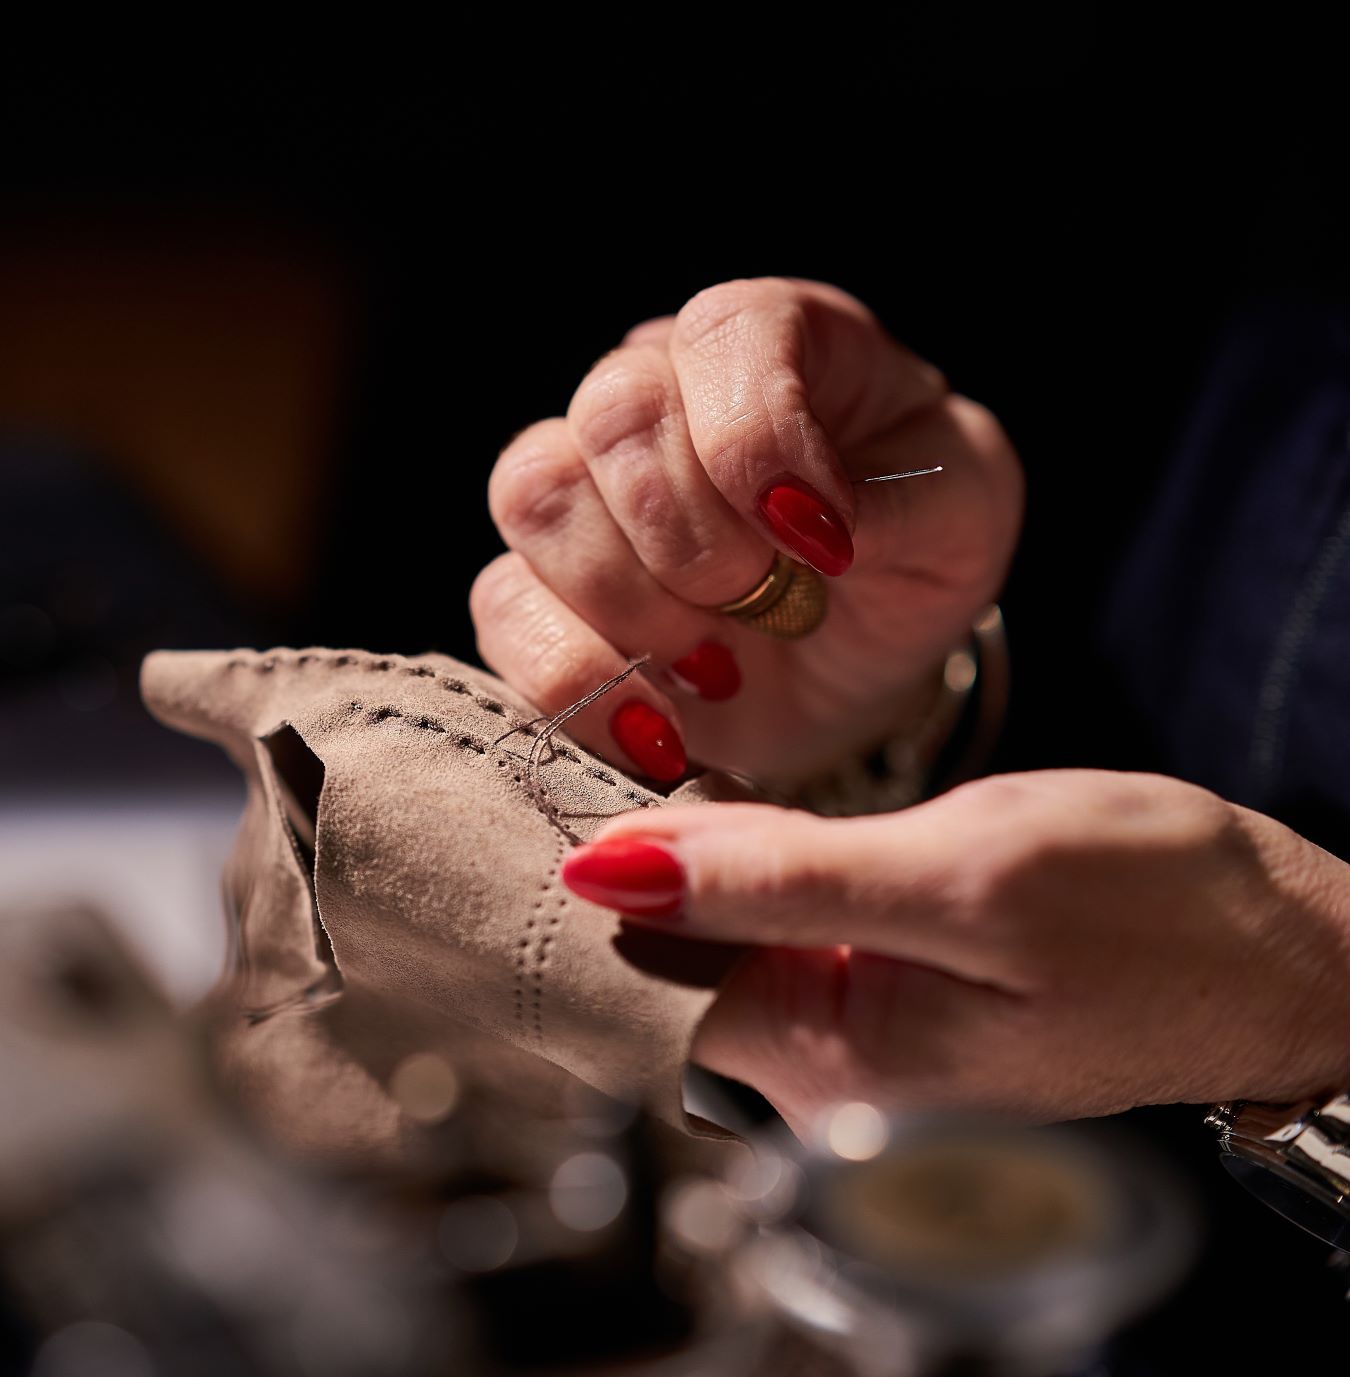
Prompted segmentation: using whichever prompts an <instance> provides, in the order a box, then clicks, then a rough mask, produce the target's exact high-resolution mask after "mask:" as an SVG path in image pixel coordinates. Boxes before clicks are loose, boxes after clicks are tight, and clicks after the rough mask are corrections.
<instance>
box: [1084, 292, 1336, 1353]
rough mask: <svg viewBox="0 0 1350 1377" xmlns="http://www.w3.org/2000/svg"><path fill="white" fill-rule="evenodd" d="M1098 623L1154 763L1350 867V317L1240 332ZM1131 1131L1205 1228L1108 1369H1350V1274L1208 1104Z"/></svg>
mask: <svg viewBox="0 0 1350 1377" xmlns="http://www.w3.org/2000/svg"><path fill="white" fill-rule="evenodd" d="M1101 624H1102V626H1103V632H1102V635H1101V645H1100V646H1099V647H1098V649H1099V652H1100V654H1101V656H1102V658H1104V660H1105V662H1106V672H1107V674H1108V676H1109V679H1110V680H1111V681H1112V687H1113V689H1115V690H1119V691H1121V692H1123V695H1124V698H1125V700H1126V701H1127V702H1128V703H1129V705H1130V707H1131V709H1132V711H1133V713H1134V715H1135V716H1136V718H1137V722H1136V723H1135V724H1134V727H1135V728H1138V727H1142V729H1143V733H1144V735H1145V736H1146V737H1149V738H1151V739H1152V746H1153V750H1152V752H1151V754H1152V757H1153V758H1152V759H1151V760H1150V761H1149V764H1151V765H1155V766H1157V767H1158V768H1162V769H1164V770H1166V771H1167V772H1168V773H1170V774H1173V775H1176V776H1178V777H1180V778H1184V779H1188V780H1191V781H1193V782H1195V783H1197V784H1201V785H1204V786H1206V787H1208V788H1210V789H1213V790H1214V791H1215V792H1216V793H1219V794H1220V795H1222V796H1223V797H1225V798H1228V799H1231V800H1233V801H1235V802H1238V803H1242V804H1245V805H1247V806H1249V807H1252V808H1256V809H1259V810H1260V811H1262V812H1264V813H1268V814H1270V815H1272V816H1274V817H1277V818H1279V819H1280V820H1282V821H1283V822H1285V823H1287V824H1289V825H1290V826H1291V827H1293V828H1294V829H1295V830H1296V831H1298V832H1300V833H1301V834H1302V835H1304V836H1306V837H1308V838H1310V839H1311V840H1314V841H1316V842H1318V843H1319V844H1321V845H1323V846H1325V847H1326V848H1327V849H1328V850H1331V851H1333V852H1335V853H1336V854H1338V855H1340V856H1342V857H1345V858H1346V859H1347V860H1350V315H1347V314H1346V313H1344V312H1342V311H1340V310H1338V309H1334V308H1332V307H1330V306H1327V305H1325V304H1318V305H1313V304H1306V303H1302V304H1301V303H1296V302H1290V301H1287V300H1286V301H1278V302H1267V303H1264V304H1262V305H1260V306H1258V307H1255V308H1253V309H1251V310H1249V311H1247V312H1245V313H1244V314H1243V315H1242V316H1241V317H1240V318H1239V319H1238V320H1237V321H1236V322H1235V324H1234V326H1233V328H1232V329H1231V330H1230V331H1229V332H1228V334H1227V335H1226V337H1225V340H1224V343H1223V345H1222V347H1221V348H1220V349H1219V351H1218V354H1217V357H1216V359H1215V361H1214V364H1213V366H1212V369H1211V370H1210V373H1209V376H1208V379H1207V382H1206V384H1205V386H1204V388H1203V389H1202V392H1201V395H1200V398H1199V401H1198V404H1197V406H1196V407H1195V409H1194V411H1193V413H1192V416H1191V419H1190V422H1189V424H1188V426H1187V427H1186V430H1185V433H1184V435H1183V438H1182V442H1181V445H1180V447H1179V452H1178V453H1177V455H1176V458H1175V462H1174V464H1173V465H1172V466H1171V467H1170V468H1169V470H1168V472H1167V475H1166V479H1165V481H1164V482H1163V484H1162V486H1161V489H1160V492H1159V496H1158V500H1157V502H1156V503H1155V506H1154V509H1153V511H1152V512H1151V513H1150V514H1149V516H1148V517H1147V519H1146V520H1145V521H1144V522H1143V524H1142V526H1141V527H1140V530H1139V532H1138V535H1137V537H1136V538H1135V540H1134V542H1133V544H1132V547H1131V548H1130V550H1129V553H1128V555H1127V557H1126V558H1125V560H1124V561H1123V562H1122V563H1121V565H1120V566H1119V570H1118V573H1117V575H1116V577H1115V580H1114V584H1113V586H1112V589H1111V591H1110V594H1109V597H1108V600H1107V611H1106V615H1105V617H1104V618H1103V620H1102V623H1101ZM1127 763H1128V762H1127ZM1347 997H1348V998H1350V991H1347ZM1232 1015H1233V1019H1234V1021H1235V1022H1236V1021H1238V1020H1240V1019H1241V1017H1242V1009H1241V1006H1240V1005H1239V1004H1237V1003H1236V1002H1235V1004H1234V1007H1233V1011H1232ZM1127 1117H1128V1118H1130V1119H1131V1120H1132V1121H1133V1122H1134V1124H1135V1125H1136V1126H1142V1127H1144V1129H1145V1130H1146V1131H1147V1132H1148V1134H1149V1136H1150V1137H1153V1138H1155V1140H1156V1141H1158V1142H1159V1143H1160V1144H1161V1145H1163V1146H1164V1147H1165V1150H1166V1151H1167V1153H1168V1154H1169V1155H1170V1156H1171V1157H1172V1158H1173V1159H1174V1161H1176V1162H1177V1163H1178V1164H1179V1165H1180V1166H1181V1167H1182V1169H1183V1170H1184V1172H1185V1174H1186V1175H1187V1176H1188V1177H1189V1178H1190V1180H1191V1183H1192V1187H1193V1189H1194V1191H1195V1193H1196V1194H1197V1195H1198V1196H1199V1197H1200V1200H1201V1203H1202V1206H1203V1209H1204V1213H1205V1215H1206V1218H1207V1229H1208V1235H1207V1242H1206V1247H1205V1250H1204V1254H1203V1256H1202V1258H1201V1261H1200V1263H1199V1265H1198V1266H1197V1268H1196V1270H1195V1273H1194V1274H1193V1276H1192V1278H1191V1280H1190V1282H1189V1283H1188V1284H1187V1286H1186V1287H1185V1288H1184V1290H1183V1291H1182V1293H1181V1294H1179V1295H1178V1296H1177V1297H1176V1298H1175V1299H1174V1300H1173V1301H1172V1302H1171V1303H1170V1304H1169V1305H1168V1306H1167V1307H1166V1308H1165V1309H1164V1310H1163V1311H1162V1312H1161V1313H1160V1314H1158V1315H1155V1316H1154V1317H1153V1318H1152V1319H1151V1320H1150V1321H1148V1322H1147V1324H1146V1325H1145V1326H1144V1328H1143V1330H1142V1331H1141V1332H1140V1333H1139V1334H1137V1335H1135V1336H1132V1337H1131V1338H1130V1339H1129V1340H1127V1341H1126V1342H1125V1344H1124V1345H1123V1346H1122V1351H1121V1355H1120V1359H1119V1362H1118V1363H1117V1364H1114V1365H1113V1369H1112V1370H1113V1371H1119V1372H1122V1373H1134V1372H1149V1373H1168V1374H1170V1373H1174V1372H1176V1373H1186V1372H1192V1371H1200V1370H1203V1368H1205V1367H1208V1366H1210V1365H1211V1364H1212V1363H1213V1362H1214V1360H1215V1357H1216V1355H1222V1356H1220V1361H1222V1362H1223V1363H1224V1365H1226V1366H1231V1365H1232V1360H1231V1358H1229V1357H1228V1356H1227V1355H1229V1354H1230V1353H1232V1352H1235V1351H1236V1352H1237V1353H1238V1355H1239V1358H1241V1356H1242V1355H1243V1354H1251V1360H1252V1361H1255V1350H1258V1349H1260V1348H1261V1347H1262V1346H1263V1345H1265V1344H1268V1343H1274V1342H1280V1343H1281V1344H1282V1346H1284V1347H1285V1349H1286V1352H1287V1353H1288V1355H1289V1357H1290V1358H1291V1360H1294V1361H1296V1362H1297V1361H1302V1360H1304V1359H1311V1360H1312V1361H1314V1364H1315V1365H1317V1364H1325V1363H1326V1362H1328V1361H1330V1362H1331V1363H1332V1364H1333V1366H1334V1365H1335V1363H1336V1361H1337V1359H1338V1358H1339V1357H1341V1355H1340V1354H1338V1353H1337V1347H1338V1341H1339V1342H1340V1343H1343V1342H1344V1339H1345V1337H1347V1336H1350V1305H1347V1304H1346V1302H1345V1301H1344V1299H1343V1297H1344V1294H1345V1291H1346V1284H1347V1278H1348V1276H1350V1274H1348V1273H1347V1272H1346V1271H1345V1270H1343V1269H1342V1268H1340V1267H1338V1266H1329V1265H1328V1262H1329V1260H1330V1259H1331V1249H1329V1248H1328V1247H1327V1246H1326V1245H1324V1244H1322V1243H1320V1242H1318V1241H1317V1240H1316V1239H1314V1238H1312V1237H1311V1236H1310V1235H1307V1234H1304V1233H1302V1232H1301V1231H1300V1230H1298V1229H1297V1228H1296V1227H1295V1226H1294V1225H1292V1224H1289V1223H1287V1222H1285V1221H1284V1220H1283V1219H1281V1218H1280V1217H1279V1216H1278V1215H1276V1214H1275V1213H1274V1212H1273V1211H1270V1210H1269V1209H1267V1208H1266V1207H1265V1206H1264V1205H1262V1204H1261V1203H1259V1202H1258V1201H1256V1200H1254V1199H1252V1198H1251V1197H1249V1196H1247V1195H1246V1193H1245V1192H1244V1191H1243V1190H1242V1189H1241V1188H1240V1187H1239V1186H1237V1185H1236V1184H1234V1183H1233V1182H1232V1181H1230V1180H1229V1179H1228V1177H1227V1175H1226V1173H1225V1172H1224V1171H1223V1170H1222V1168H1221V1166H1220V1165H1219V1162H1218V1158H1217V1153H1216V1150H1215V1146H1214V1141H1213V1135H1212V1134H1211V1133H1210V1131H1209V1130H1207V1129H1204V1128H1202V1127H1201V1124H1200V1119H1201V1111H1200V1110H1198V1109H1196V1108H1195V1107H1193V1106H1183V1107H1173V1108H1170V1109H1159V1110H1149V1111H1141V1112H1138V1113H1136V1114H1134V1115H1131V1116H1127ZM1340 1261H1344V1258H1342V1259H1341V1260H1340ZM1249 1345H1251V1346H1250V1347H1249ZM1241 1366H1242V1364H1241V1362H1239V1367H1241ZM1242 1370H1245V1367H1243V1368H1242Z"/></svg>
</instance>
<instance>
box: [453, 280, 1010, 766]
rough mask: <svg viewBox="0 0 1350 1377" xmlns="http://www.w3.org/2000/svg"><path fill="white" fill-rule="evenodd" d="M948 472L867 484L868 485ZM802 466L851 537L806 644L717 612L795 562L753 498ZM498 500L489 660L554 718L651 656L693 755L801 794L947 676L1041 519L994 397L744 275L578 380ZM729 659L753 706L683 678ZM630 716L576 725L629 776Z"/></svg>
mask: <svg viewBox="0 0 1350 1377" xmlns="http://www.w3.org/2000/svg"><path fill="white" fill-rule="evenodd" d="M935 463H940V464H942V465H944V471H943V473H941V474H938V475H934V476H932V477H931V478H925V479H915V480H911V481H909V482H904V483H892V484H872V485H869V486H867V487H856V486H854V484H853V481H852V480H854V479H856V478H860V477H863V476H865V475H868V474H880V473H891V472H896V471H898V470H902V469H908V468H918V467H925V466H927V465H930V464H935ZM784 478H788V479H792V480H794V481H796V482H799V483H805V484H806V485H807V486H808V487H809V488H811V489H813V490H814V492H815V493H817V494H819V495H820V496H821V497H822V498H824V499H825V500H826V501H827V502H828V503H830V504H831V505H832V507H833V508H834V510H835V511H836V512H837V514H838V515H839V517H840V519H841V520H842V521H843V522H844V524H845V525H846V526H847V527H848V529H849V531H850V533H851V535H852V540H853V545H854V549H855V552H856V555H855V560H854V562H853V565H852V567H851V568H850V569H849V570H848V571H847V572H846V573H844V574H843V575H842V576H841V577H838V578H832V579H830V580H829V583H830V597H831V603H830V615H829V617H828V619H827V621H826V623H825V625H824V626H823V627H821V629H820V630H819V631H818V632H816V633H815V634H814V635H812V636H811V637H809V638H807V639H806V640H804V641H801V642H795V643H785V642H775V641H771V640H769V639H768V638H767V637H764V636H761V635H759V634H757V633H755V632H753V631H748V630H746V629H744V628H743V627H741V626H739V625H737V624H736V623H734V622H732V621H731V620H730V619H728V618H726V617H721V616H717V615H716V614H714V613H711V612H708V611H706V610H704V609H705V608H706V607H708V606H715V605H716V604H719V603H723V602H727V601H729V600H731V599H734V598H737V597H739V596H741V595H742V594H744V593H745V592H747V591H748V590H749V589H750V588H752V587H753V586H754V585H755V584H756V583H757V582H758V581H759V580H760V578H762V577H763V575H764V573H765V571H766V570H767V569H768V567H769V564H770V562H771V561H772V558H773V553H774V550H775V548H777V549H781V550H783V551H784V553H788V554H791V553H792V551H791V550H790V549H788V548H787V547H786V546H785V545H783V543H782V542H781V541H780V540H778V539H776V538H775V537H774V534H773V531H772V529H771V527H770V525H769V524H768V523H767V522H766V520H765V518H764V516H763V514H762V513H761V512H760V510H759V507H758V499H759V497H760V496H761V494H762V493H763V492H764V491H765V490H766V489H768V488H769V487H770V486H772V485H773V484H774V483H775V482H777V481H779V480H782V479H784ZM488 503H489V507H490V509H491V512H492V516H493V519H494V520H495V522H496V524H497V527H498V530H499V531H500V532H501V535H502V538H503V539H504V541H505V542H506V544H507V545H508V546H509V547H510V553H508V554H506V555H503V556H502V557H500V558H499V559H497V560H495V561H494V562H493V563H491V564H490V565H488V567H487V568H486V569H484V570H483V572H482V574H481V575H480V576H479V578H478V580H477V581H476V583H475V584H474V587H473V590H472V593H471V595H470V609H471V612H472V614H473V618H474V622H475V626H476V629H477V634H478V647H479V652H480V654H481V655H482V656H483V658H484V659H485V661H486V662H487V663H488V664H489V665H491V666H492V667H493V668H494V669H495V670H496V671H497V672H498V673H499V674H501V676H502V677H503V678H504V679H506V680H507V681H508V682H510V683H512V684H513V685H515V686H516V687H517V688H519V689H520V691H521V692H523V693H525V694H526V695H528V696H529V697H530V698H531V699H532V701H534V702H536V703H538V704H539V706H540V708H541V709H542V710H544V711H546V712H552V711H556V710H558V709H560V708H563V707H565V706H566V705H567V704H569V703H571V702H574V701H575V700H576V699H578V698H580V697H582V695H583V694H585V693H586V692H588V691H589V690H590V689H593V688H594V687H595V686H596V685H597V684H598V683H601V682H602V681H603V680H605V679H607V678H609V677H610V676H611V675H613V674H615V673H617V672H618V671H619V670H621V669H623V668H624V666H625V665H626V664H627V662H628V659H629V657H631V656H637V655H644V654H648V655H651V656H652V663H651V666H650V671H649V672H648V673H647V674H646V676H645V677H643V678H639V679H634V680H632V681H630V682H629V683H628V684H625V685H624V688H623V690H622V693H623V694H624V695H633V696H638V697H641V698H643V699H645V700H646V701H647V702H648V703H649V704H650V705H651V706H652V707H654V708H655V709H656V710H657V711H658V712H660V713H661V714H662V715H663V716H665V717H666V718H667V719H668V720H669V721H671V722H672V723H673V724H674V725H675V727H676V728H677V730H678V731H679V732H680V733H681V734H682V736H683V738H684V741H685V746H686V749H687V751H688V754H689V757H690V758H691V759H694V760H700V761H704V762H708V763H714V764H717V765H720V766H723V767H729V768H734V769H738V770H742V771H744V772H746V773H748V774H750V775H752V776H754V777H755V778H757V779H761V780H763V781H764V782H765V783H768V784H770V785H780V786H786V785H790V784H791V783H792V782H794V781H795V780H800V779H801V778H804V777H806V776H808V775H810V774H812V773H815V772H817V771H819V770H820V769H822V768H824V767H826V766H827V765H828V764H829V763H830V762H832V761H834V760H837V759H838V758H840V757H841V756H843V755H844V754H846V753H847V752H849V751H851V750H855V749H858V748H859V747H862V746H864V745H866V744H868V743H870V742H872V741H875V740H877V739H879V738H880V737H882V736H884V735H886V734H887V733H888V731H890V730H892V729H894V727H895V725H896V724H897V723H898V722H902V721H905V720H907V718H908V717H910V716H912V715H913V713H914V711H915V708H916V706H918V705H920V704H918V701H917V700H919V699H921V698H923V697H924V696H925V695H927V694H928V693H929V692H931V688H930V679H929V675H930V672H931V670H932V667H933V666H934V665H935V664H937V663H939V662H940V660H941V658H942V656H943V655H944V654H945V653H946V652H947V651H948V650H949V649H951V648H952V647H953V646H955V645H957V644H959V643H960V642H961V640H962V639H963V638H964V636H965V635H966V633H967V630H968V628H969V626H970V623H971V620H972V619H973V618H974V616H975V615H976V614H977V612H978V611H979V610H980V608H981V607H983V606H984V605H985V604H986V603H987V602H989V601H990V600H991V599H992V598H993V597H994V595H995V594H996V592H997V590H998V588H999V586H1000V584H1001V582H1002V580H1003V577H1004V574H1005V572H1006V569H1007V564H1008V561H1009V559H1010V557H1011V554H1012V550H1013V545H1014V542H1015V540H1016V535H1017V530H1018V526H1019V524H1020V520H1021V511H1022V478H1021V472H1020V469H1019V467H1018V464H1017V460H1016V456H1015V455H1014V454H1013V451H1012V448H1011V446H1010V445H1009V443H1008V441H1007V438H1006V437H1005V436H1004V434H1003V432H1002V430H1001V429H1000V428H999V426H998V423H997V422H996V421H995V420H994V419H993V417H992V416H990V415H989V413H988V412H986V411H985V410H984V409H983V408H981V407H979V406H977V405H976V404H975V403H973V402H970V401H967V400H966V399H964V398H961V397H957V396H954V395H953V394H952V393H950V391H949V390H948V388H947V386H946V383H945V381H944V380H943V378H942V377H941V375H940V374H939V373H938V372H937V371H936V370H935V369H933V368H932V367H930V366H929V365H928V364H925V363H923V362H922V361H921V360H920V359H918V358H916V357H915V356H914V355H913V354H911V353H909V351H908V350H906V349H904V348H903V347H902V346H901V345H899V344H897V343H896V342H895V341H894V340H892V339H891V338H890V337H889V336H888V335H887V334H886V333H885V331H884V330H883V329H882V327H881V326H880V324H879V323H878V322H877V321H876V319H875V318H874V317H873V316H872V315H871V313H870V312H868V311H867V309H866V308H865V307H864V306H863V305H862V304H861V303H860V302H858V301H856V300H855V299H854V298H852V297H850V296H848V295H847V294H846V293H844V292H841V291H839V290H838V289H836V288H833V287H827V286H824V285H822V284H819V283H806V282H796V281H787V280H784V279H776V278H774V279H758V280H754V281H749V282H731V283H725V284H722V285H721V286H718V287H713V288H710V289H709V290H708V291H705V292H701V293H699V295H698V296H696V297H694V298H693V299H692V300H691V301H690V302H689V303H688V304H687V305H686V306H685V307H684V308H683V309H682V310H681V311H680V312H679V314H678V315H676V316H674V317H671V318H667V319H663V320H657V321H649V322H647V323H646V324H644V325H641V326H639V327H638V328H637V329H636V330H634V331H633V332H631V333H630V334H629V335H628V336H627V338H626V339H625V340H624V341H623V343H622V344H621V345H620V346H619V347H618V348H617V349H615V350H614V351H613V352H612V353H610V354H607V355H606V356H605V357H604V358H602V359H601V360H600V361H599V362H598V363H597V364H596V365H595V367H594V368H593V369H592V370H591V372H590V374H589V375H588V376H587V377H586V378H585V379H584V380H583V381H582V383H581V386H580V387H579V388H578V389H577V392H576V395H575V396H574V397H573V399H572V403H571V406H570V407H569V409H568V413H567V416H566V417H565V418H564V417H558V418H554V419H552V420H546V421H541V422H539V423H538V424H537V425H534V426H531V427H530V428H529V429H527V430H526V431H524V432H522V433H521V434H520V435H518V436H517V437H516V438H515V439H514V440H513V441H512V442H511V443H510V444H509V445H508V446H507V448H506V450H505V451H504V452H503V453H502V455H501V457H500V459H499V460H498V462H497V465H496V467H495V469H494V470H493V473H492V477H491V481H490V483H489V487H488ZM705 640H715V641H718V642H720V643H723V644H725V645H726V646H727V647H728V648H729V649H730V651H731V652H732V654H733V655H734V657H735V659H736V662H737V665H738V667H739V670H740V673H741V679H742V686H741V690H740V692H739V693H738V694H737V695H736V696H735V697H734V698H732V699H729V700H725V701H720V702H711V703H710V702H706V701H704V700H702V699H700V698H699V697H698V696H697V694H693V693H689V692H687V691H682V690H681V688H680V687H679V685H678V682H677V681H676V680H674V679H672V678H670V677H669V676H668V675H667V674H665V673H664V670H665V668H666V667H668V666H669V665H671V664H672V663H674V662H675V661H677V660H679V659H681V658H682V657H684V656H686V655H688V654H689V653H690V652H691V651H692V650H693V649H694V648H695V647H696V646H697V645H699V644H700V642H703V641H705ZM613 708H614V705H613V704H612V703H608V702H606V703H602V704H599V705H597V706H596V707H595V708H593V709H590V710H588V711H587V712H585V713H582V714H580V715H578V716H577V717H576V718H575V719H573V720H572V721H570V722H569V724H568V730H569V731H571V732H573V734H574V735H575V736H576V737H577V738H578V739H579V740H581V741H582V742H583V743H584V744H585V745H587V746H589V747H591V748H592V749H594V750H596V751H599V752H600V753H601V754H605V755H608V756H610V758H612V759H614V760H615V761H616V762H617V763H620V764H622V765H624V766H626V767H627V768H629V769H636V768H639V766H638V762H636V761H633V760H632V759H631V758H629V757H627V756H626V755H625V754H624V753H623V752H622V749H621V748H620V747H619V746H618V743H616V742H615V740H614V739H613V737H612V735H611V734H610V732H609V731H608V729H607V717H608V714H609V713H611V712H612V711H613Z"/></svg>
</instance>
